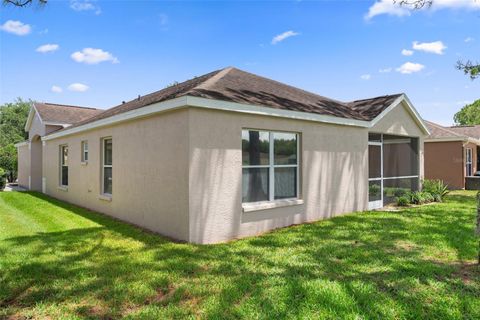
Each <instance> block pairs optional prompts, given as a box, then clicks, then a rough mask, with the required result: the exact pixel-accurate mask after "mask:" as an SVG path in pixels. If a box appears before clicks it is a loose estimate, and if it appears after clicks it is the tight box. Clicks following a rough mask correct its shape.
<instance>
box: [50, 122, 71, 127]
mask: <svg viewBox="0 0 480 320" xmlns="http://www.w3.org/2000/svg"><path fill="white" fill-rule="evenodd" d="M43 124H44V125H46V126H60V127H64V128H66V127H70V126H71V125H72V124H71V123H60V122H48V121H46V122H44V123H43Z"/></svg>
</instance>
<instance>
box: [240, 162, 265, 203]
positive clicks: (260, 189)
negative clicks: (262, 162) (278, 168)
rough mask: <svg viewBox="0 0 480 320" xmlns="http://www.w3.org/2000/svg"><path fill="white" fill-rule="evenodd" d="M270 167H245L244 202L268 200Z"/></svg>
mask: <svg viewBox="0 0 480 320" xmlns="http://www.w3.org/2000/svg"><path fill="white" fill-rule="evenodd" d="M268 170H269V169H268V168H245V169H243V172H242V189H243V190H242V202H256V201H267V200H268Z"/></svg>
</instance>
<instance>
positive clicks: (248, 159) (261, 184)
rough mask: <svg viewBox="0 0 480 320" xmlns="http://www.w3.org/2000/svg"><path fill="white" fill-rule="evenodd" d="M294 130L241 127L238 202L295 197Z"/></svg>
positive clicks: (296, 150) (296, 188)
mask: <svg viewBox="0 0 480 320" xmlns="http://www.w3.org/2000/svg"><path fill="white" fill-rule="evenodd" d="M298 186H299V168H298V134H296V133H289V132H269V131H259V130H242V190H243V193H242V202H244V203H247V202H258V201H273V200H279V199H291V198H297V197H298V193H299V192H298V188H299V187H298Z"/></svg>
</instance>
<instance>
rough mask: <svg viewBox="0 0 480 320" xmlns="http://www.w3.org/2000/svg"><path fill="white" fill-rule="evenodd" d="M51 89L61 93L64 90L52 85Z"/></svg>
mask: <svg viewBox="0 0 480 320" xmlns="http://www.w3.org/2000/svg"><path fill="white" fill-rule="evenodd" d="M50 91H52V92H55V93H61V92H62V91H63V90H62V88H61V87H59V86H52V88H51V89H50Z"/></svg>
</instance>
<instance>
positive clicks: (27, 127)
mask: <svg viewBox="0 0 480 320" xmlns="http://www.w3.org/2000/svg"><path fill="white" fill-rule="evenodd" d="M35 112H37V109H36V108H35V103H33V102H32V105H31V106H30V111H29V112H28V117H27V122H26V123H25V128H24V130H25V132H28V131H29V130H30V126H31V125H32V121H33V117H34V116H35Z"/></svg>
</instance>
